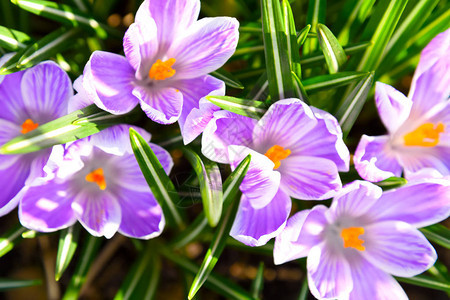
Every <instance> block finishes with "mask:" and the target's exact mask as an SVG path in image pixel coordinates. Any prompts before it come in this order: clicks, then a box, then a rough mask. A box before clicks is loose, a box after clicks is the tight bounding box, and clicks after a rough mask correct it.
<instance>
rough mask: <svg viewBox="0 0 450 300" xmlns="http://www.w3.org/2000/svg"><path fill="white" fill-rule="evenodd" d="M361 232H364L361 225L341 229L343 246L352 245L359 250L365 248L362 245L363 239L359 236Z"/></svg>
mask: <svg viewBox="0 0 450 300" xmlns="http://www.w3.org/2000/svg"><path fill="white" fill-rule="evenodd" d="M361 234H364V228H362V227H349V228H344V229H342V231H341V238H342V239H343V240H344V248H348V247H352V248H354V249H356V250H359V251H364V250H366V248H365V247H364V246H363V245H362V244H363V243H364V240H362V239H360V238H359V236H360V235H361Z"/></svg>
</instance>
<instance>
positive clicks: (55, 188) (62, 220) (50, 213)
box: [19, 180, 77, 232]
mask: <svg viewBox="0 0 450 300" xmlns="http://www.w3.org/2000/svg"><path fill="white" fill-rule="evenodd" d="M73 197H74V195H73V193H72V191H71V189H70V186H69V184H68V183H67V182H57V181H56V180H51V181H48V182H45V183H42V184H41V185H38V186H32V187H29V188H28V189H27V190H26V192H25V193H24V195H23V197H22V199H21V202H20V206H19V219H20V223H21V224H22V225H23V226H25V227H27V228H30V229H33V230H37V231H42V232H52V231H56V230H59V229H62V228H66V227H69V226H71V225H73V224H74V223H75V222H76V220H77V219H76V217H75V214H74V212H73V210H72V208H71V204H72V201H73Z"/></svg>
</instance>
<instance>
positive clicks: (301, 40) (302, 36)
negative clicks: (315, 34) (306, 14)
mask: <svg viewBox="0 0 450 300" xmlns="http://www.w3.org/2000/svg"><path fill="white" fill-rule="evenodd" d="M310 30H311V25H310V24H308V25H306V26H305V28H303V29H302V30H300V32H299V33H298V34H297V45H298V47H299V48H300V46H302V45H303V44H304V43H305V41H306V38H307V37H308V33H309V31H310Z"/></svg>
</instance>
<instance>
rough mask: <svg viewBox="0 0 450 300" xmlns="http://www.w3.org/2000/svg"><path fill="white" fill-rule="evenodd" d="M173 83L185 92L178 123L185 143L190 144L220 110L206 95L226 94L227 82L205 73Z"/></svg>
mask: <svg viewBox="0 0 450 300" xmlns="http://www.w3.org/2000/svg"><path fill="white" fill-rule="evenodd" d="M173 85H174V86H175V87H176V88H177V89H179V90H180V91H181V93H182V94H183V110H182V111H181V115H180V118H179V119H178V124H179V125H180V129H181V135H182V136H183V141H184V144H189V143H190V142H192V141H193V140H194V139H195V138H196V137H197V136H199V135H200V134H201V133H202V132H203V130H204V129H205V128H206V126H207V125H208V123H209V121H210V120H211V119H212V118H213V116H214V112H215V111H218V110H220V108H219V107H217V106H216V105H214V104H212V103H211V102H210V101H208V100H206V99H204V97H205V96H208V95H215V96H223V95H225V83H224V82H223V81H222V80H219V79H217V78H214V77H212V76H210V75H205V76H202V77H199V78H194V79H185V80H179V81H177V82H175V83H174V84H173Z"/></svg>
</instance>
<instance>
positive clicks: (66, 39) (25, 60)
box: [0, 28, 80, 75]
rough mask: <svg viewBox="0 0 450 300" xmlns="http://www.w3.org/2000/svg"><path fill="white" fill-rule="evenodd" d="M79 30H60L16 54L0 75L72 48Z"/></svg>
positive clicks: (21, 68)
mask: <svg viewBox="0 0 450 300" xmlns="http://www.w3.org/2000/svg"><path fill="white" fill-rule="evenodd" d="M79 33H80V31H79V30H76V29H71V30H67V29H65V28H60V29H57V30H55V31H53V32H52V33H50V34H48V35H46V36H45V37H43V38H42V39H40V40H39V41H37V42H35V43H34V44H31V45H29V46H28V47H26V48H24V49H22V50H21V51H19V52H17V54H16V55H14V56H13V57H11V59H9V60H8V61H7V62H6V63H5V64H4V65H3V66H2V68H1V69H0V75H7V74H10V73H14V72H17V71H20V70H23V69H26V68H29V67H32V66H34V65H36V64H37V63H39V62H41V61H43V60H46V59H48V58H50V57H52V56H54V55H56V54H57V53H59V52H62V51H64V50H66V49H68V48H70V47H72V46H73V39H74V38H75V37H76V36H77V35H78V34H79Z"/></svg>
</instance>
